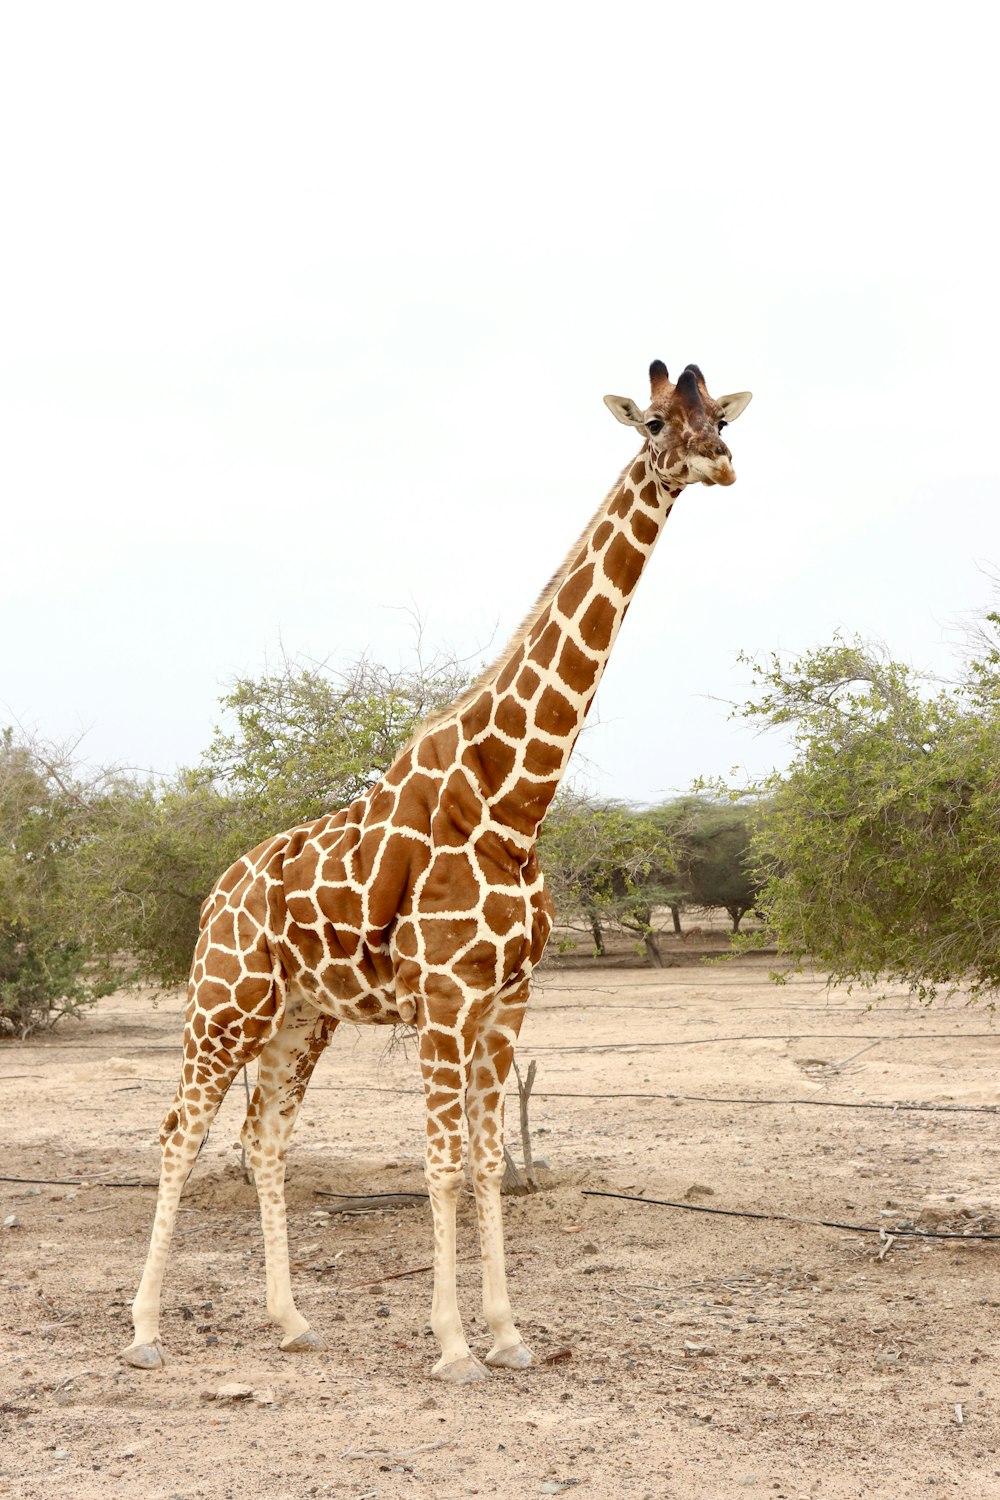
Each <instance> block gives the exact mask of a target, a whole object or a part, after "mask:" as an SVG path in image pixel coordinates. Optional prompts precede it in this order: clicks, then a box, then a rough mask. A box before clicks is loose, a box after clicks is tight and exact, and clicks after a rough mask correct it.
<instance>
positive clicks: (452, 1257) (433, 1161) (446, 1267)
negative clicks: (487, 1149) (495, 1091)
mask: <svg viewBox="0 0 1000 1500" xmlns="http://www.w3.org/2000/svg"><path fill="white" fill-rule="evenodd" d="M463 1051H464V1043H463V1038H462V1037H461V1035H460V1034H457V1033H456V1031H455V1030H451V1029H445V1028H444V1026H443V1025H442V1027H441V1028H440V1029H438V1027H436V1026H435V1025H434V1023H433V1022H431V1023H430V1024H429V1025H428V1024H425V1025H424V1026H423V1027H421V1032H420V1069H421V1073H422V1075H423V1082H424V1102H425V1105H426V1110H427V1155H426V1165H425V1176H426V1178H427V1190H428V1193H429V1194H430V1200H431V1213H432V1215H433V1218H434V1296H433V1300H432V1303H431V1328H432V1329H433V1330H434V1336H435V1338H436V1339H437V1341H438V1344H439V1346H440V1349H441V1357H440V1359H439V1360H438V1362H437V1364H436V1365H435V1366H434V1369H433V1371H432V1372H431V1373H432V1374H433V1375H434V1377H435V1379H437V1380H446V1381H449V1382H450V1383H451V1384H453V1385H467V1384H469V1383H470V1382H471V1381H474V1380H485V1379H486V1370H485V1369H484V1367H483V1365H482V1364H481V1363H480V1361H479V1360H478V1359H476V1357H475V1355H474V1354H473V1353H472V1352H471V1350H470V1349H469V1345H468V1343H467V1342H466V1338H465V1333H464V1330H463V1328H462V1318H461V1314H460V1313H459V1310H458V1289H457V1285H456V1269H455V1261H456V1249H455V1246H456V1230H457V1222H456V1221H457V1216H458V1195H459V1193H460V1192H461V1191H462V1185H463V1183H464V1181H465V1170H464V1167H463V1164H462V1103H463V1099H464V1096H465V1090H466V1087H467V1083H468V1076H469V1067H468V1061H467V1059H465V1058H464V1057H463Z"/></svg>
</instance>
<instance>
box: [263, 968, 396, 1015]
mask: <svg viewBox="0 0 1000 1500" xmlns="http://www.w3.org/2000/svg"><path fill="white" fill-rule="evenodd" d="M370 957H371V956H370V955H365V958H366V959H368V961H367V962H366V961H365V960H364V959H343V960H341V961H340V962H337V961H336V960H334V961H333V962H332V963H328V964H326V965H325V966H324V968H323V971H322V973H321V974H319V975H317V974H315V973H310V972H308V971H307V972H304V973H302V972H300V973H298V974H296V975H295V976H294V977H292V978H291V988H292V989H293V990H294V991H295V992H296V993H297V994H300V995H302V996H303V997H304V998H305V999H306V1000H308V1001H309V1003H310V1004H311V1005H314V1006H315V1007H316V1009H317V1010H319V1011H321V1012H322V1013H323V1015H325V1016H335V1017H336V1018H337V1020H338V1021H353V1022H354V1023H355V1024H356V1025H360V1026H397V1025H400V1024H402V1023H403V1020H404V1018H403V1017H402V1016H401V1015H400V1013H399V1010H398V1007H397V1004H396V981H395V978H394V976H393V973H392V968H391V965H390V964H389V963H388V960H387V958H386V956H385V955H384V954H379V955H378V957H379V958H380V959H382V960H383V962H381V963H379V964H378V966H377V967H376V966H375V965H373V964H372V963H371V962H370ZM387 971H388V972H387Z"/></svg>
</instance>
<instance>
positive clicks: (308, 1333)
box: [281, 1328, 326, 1354]
mask: <svg viewBox="0 0 1000 1500" xmlns="http://www.w3.org/2000/svg"><path fill="white" fill-rule="evenodd" d="M281 1348H282V1352H283V1353H285V1354H314V1353H315V1352H316V1350H317V1349H325V1348H326V1345H325V1344H324V1342H323V1340H322V1339H321V1338H320V1336H319V1334H318V1333H313V1331H312V1329H311V1328H306V1329H304V1330H303V1331H302V1333H297V1334H296V1335H295V1337H294V1338H291V1339H282V1341H281Z"/></svg>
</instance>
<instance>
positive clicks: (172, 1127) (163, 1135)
mask: <svg viewBox="0 0 1000 1500" xmlns="http://www.w3.org/2000/svg"><path fill="white" fill-rule="evenodd" d="M180 1123H181V1112H180V1110H179V1109H177V1108H176V1107H175V1108H174V1109H169V1110H168V1111H167V1113H166V1114H165V1115H164V1117H163V1124H162V1125H161V1126H160V1145H161V1146H165V1145H166V1144H167V1142H168V1141H169V1139H170V1137H171V1136H172V1135H173V1134H174V1132H175V1131H176V1130H177V1129H178V1127H179V1126H180Z"/></svg>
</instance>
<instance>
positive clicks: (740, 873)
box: [539, 792, 757, 964]
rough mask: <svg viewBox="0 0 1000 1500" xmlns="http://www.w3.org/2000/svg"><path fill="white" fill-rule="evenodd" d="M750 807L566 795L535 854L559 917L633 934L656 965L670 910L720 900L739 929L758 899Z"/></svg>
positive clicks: (599, 939) (700, 800)
mask: <svg viewBox="0 0 1000 1500" xmlns="http://www.w3.org/2000/svg"><path fill="white" fill-rule="evenodd" d="M753 816H754V810H753V809H752V808H748V807H741V806H736V807H731V806H727V805H725V804H720V803H719V802H717V801H716V800H714V799H708V798H704V797H683V798H679V799H677V800H675V801H672V802H666V803H663V804H661V805H660V806H658V807H652V808H647V809H642V810H639V809H635V808H630V807H628V806H627V805H626V804H624V803H621V802H609V801H601V800H598V799H595V798H588V797H584V796H580V795H579V794H576V793H572V792H566V793H563V794H562V795H560V796H559V797H558V798H557V799H556V801H555V803H554V804H553V806H552V808H551V809H550V810H549V813H548V815H547V817H546V819H545V822H544V824H543V825H542V834H541V838H540V840H539V855H540V858H541V860H542V865H543V868H544V870H545V873H546V876H547V877H548V880H549V886H550V889H551V890H552V894H553V898H554V900H555V904H556V912H557V914H558V917H559V920H560V921H562V922H566V921H570V920H573V919H574V918H576V919H578V920H582V921H584V922H585V923H587V925H589V927H590V929H591V931H592V933H593V935H594V947H595V951H596V952H597V953H598V954H600V953H601V952H603V931H604V929H605V927H607V926H616V927H617V928H619V930H621V931H623V932H629V933H634V934H635V936H636V937H637V938H639V939H640V940H641V942H642V944H643V947H644V949H645V952H646V955H647V957H648V958H649V960H650V962H651V963H654V964H659V963H660V962H661V959H660V953H659V948H658V945H657V934H658V932H659V931H660V925H659V924H660V922H661V920H662V913H663V912H664V910H669V911H670V912H671V913H672V914H674V916H675V924H676V922H677V920H678V919H677V914H678V913H679V912H680V910H681V908H682V907H683V906H684V905H685V904H694V905H697V906H703V907H722V908H724V909H725V910H727V911H728V912H729V913H730V916H731V917H732V919H733V926H734V929H735V928H738V926H739V922H740V919H741V918H742V916H743V915H744V913H745V912H746V911H748V910H750V909H751V908H752V907H753V906H754V904H755V901H756V895H757V887H756V884H755V882H754V881H753V879H752V878H751V877H750V875H749V874H748V873H747V869H746V853H747V848H748V844H749V836H750V835H749V829H750V825H751V822H752V818H753Z"/></svg>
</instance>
